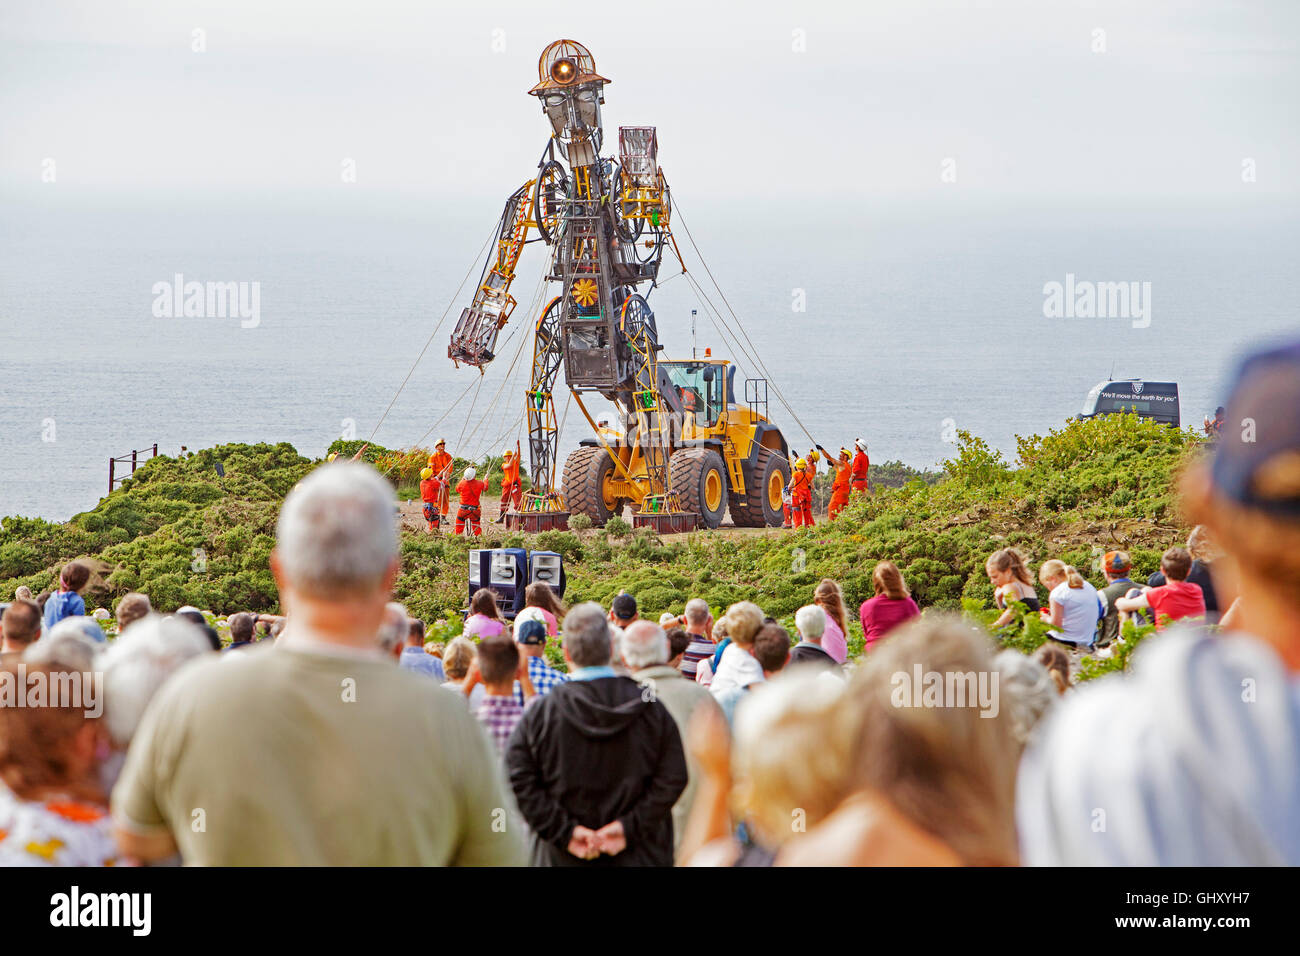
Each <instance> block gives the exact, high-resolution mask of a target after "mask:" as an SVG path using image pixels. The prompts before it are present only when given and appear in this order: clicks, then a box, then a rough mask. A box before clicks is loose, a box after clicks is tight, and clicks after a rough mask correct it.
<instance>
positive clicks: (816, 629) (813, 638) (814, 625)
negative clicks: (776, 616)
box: [794, 604, 826, 644]
mask: <svg viewBox="0 0 1300 956" xmlns="http://www.w3.org/2000/svg"><path fill="white" fill-rule="evenodd" d="M794 626H795V629H796V630H798V632H799V636H800V637H802V638H803V639H804V640H805V641H808V642H809V643H813V644H815V643H816V642H817V641H819V640H821V638H822V635H823V634H825V633H826V612H825V611H823V610H822V609H821V607H820V606H818V605H816V604H805V605H804V606H803V607H801V608H799V610H797V611H795V612H794Z"/></svg>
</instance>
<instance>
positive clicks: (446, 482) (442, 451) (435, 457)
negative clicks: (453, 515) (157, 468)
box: [429, 438, 451, 515]
mask: <svg viewBox="0 0 1300 956" xmlns="http://www.w3.org/2000/svg"><path fill="white" fill-rule="evenodd" d="M429 467H430V468H432V469H433V480H434V481H436V482H438V485H439V491H438V514H440V515H445V514H449V513H450V512H451V455H449V454H447V439H445V438H440V439H438V444H437V445H435V446H434V452H433V454H432V455H430V456H429Z"/></svg>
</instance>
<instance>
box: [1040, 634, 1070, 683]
mask: <svg viewBox="0 0 1300 956" xmlns="http://www.w3.org/2000/svg"><path fill="white" fill-rule="evenodd" d="M1034 660H1036V661H1038V663H1040V664H1042V665H1043V666H1044V667H1046V668H1047V673H1048V674H1050V675H1051V678H1052V682H1053V683H1054V684H1055V685H1056V692H1057V693H1058V694H1064V693H1065V692H1066V691H1067V690H1069V689H1070V658H1069V657H1067V656H1066V654H1065V651H1063V650H1061V649H1060V648H1059V647H1057V646H1056V645H1055V644H1044V645H1043V646H1042V647H1040V648H1039V649H1038V651H1037V652H1036V653H1035V654H1034Z"/></svg>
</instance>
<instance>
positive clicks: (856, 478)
mask: <svg viewBox="0 0 1300 956" xmlns="http://www.w3.org/2000/svg"><path fill="white" fill-rule="evenodd" d="M870 467H871V459H870V458H868V457H867V453H866V452H864V451H863V450H862V449H861V448H859V449H858V451H857V454H855V455H854V456H853V477H852V480H851V481H850V484H851V485H852V487H853V492H854V494H857V493H858V492H862V493H864V494H865V493H866V492H868V491H869V490H870V488H869V487H868V485H867V469H868V468H870Z"/></svg>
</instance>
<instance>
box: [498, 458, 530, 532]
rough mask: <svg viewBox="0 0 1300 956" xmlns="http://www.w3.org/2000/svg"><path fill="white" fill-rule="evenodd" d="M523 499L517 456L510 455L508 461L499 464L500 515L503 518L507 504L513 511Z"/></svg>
mask: <svg viewBox="0 0 1300 956" xmlns="http://www.w3.org/2000/svg"><path fill="white" fill-rule="evenodd" d="M523 500H524V486H523V483H522V482H520V480H519V456H517V455H512V456H511V458H510V461H509V462H508V463H506V464H503V465H502V466H501V516H502V520H505V513H506V510H507V505H509V506H513V508H514V510H515V511H518V510H519V505H520V504H521V503H522V502H523Z"/></svg>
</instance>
